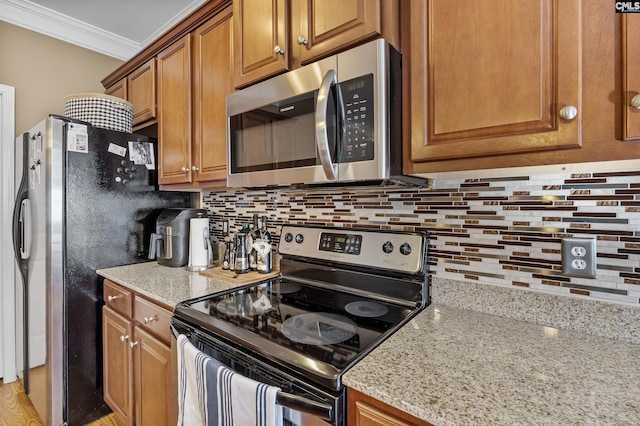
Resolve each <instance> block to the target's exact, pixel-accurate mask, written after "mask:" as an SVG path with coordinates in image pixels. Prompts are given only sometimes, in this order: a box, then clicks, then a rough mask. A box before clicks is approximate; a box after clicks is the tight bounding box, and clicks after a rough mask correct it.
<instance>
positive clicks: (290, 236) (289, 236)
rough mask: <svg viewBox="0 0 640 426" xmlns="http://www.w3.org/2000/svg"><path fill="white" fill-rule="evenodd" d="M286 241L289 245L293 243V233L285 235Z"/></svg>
mask: <svg viewBox="0 0 640 426" xmlns="http://www.w3.org/2000/svg"><path fill="white" fill-rule="evenodd" d="M284 240H285V241H286V242H288V243H290V242H291V241H293V235H292V234H291V232H287V233H286V234H284Z"/></svg>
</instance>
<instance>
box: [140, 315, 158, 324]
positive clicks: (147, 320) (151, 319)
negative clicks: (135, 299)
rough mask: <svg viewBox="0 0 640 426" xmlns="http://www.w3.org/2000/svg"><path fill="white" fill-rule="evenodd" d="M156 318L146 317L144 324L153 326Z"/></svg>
mask: <svg viewBox="0 0 640 426" xmlns="http://www.w3.org/2000/svg"><path fill="white" fill-rule="evenodd" d="M155 319H156V318H155V317H144V321H143V322H144V323H145V324H151V323H152V322H153V321H155Z"/></svg>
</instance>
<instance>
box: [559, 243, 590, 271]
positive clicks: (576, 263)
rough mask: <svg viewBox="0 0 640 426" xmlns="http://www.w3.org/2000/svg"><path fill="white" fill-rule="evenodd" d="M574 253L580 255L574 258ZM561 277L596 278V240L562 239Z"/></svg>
mask: <svg viewBox="0 0 640 426" xmlns="http://www.w3.org/2000/svg"><path fill="white" fill-rule="evenodd" d="M576 253H579V254H581V255H578V256H576ZM562 275H565V276H567V277H578V278H595V277H596V239H595V238H563V239H562Z"/></svg>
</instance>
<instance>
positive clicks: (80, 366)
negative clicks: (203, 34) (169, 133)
mask: <svg viewBox="0 0 640 426" xmlns="http://www.w3.org/2000/svg"><path fill="white" fill-rule="evenodd" d="M68 126H69V127H70V128H71V130H72V132H71V133H70V134H69V135H68V138H74V137H76V136H74V133H73V132H74V131H76V130H77V131H78V132H80V134H81V133H82V129H81V128H76V129H74V128H73V126H76V124H74V123H70V124H68ZM86 131H87V136H88V144H87V149H86V150H83V147H82V146H81V145H82V144H75V146H76V147H77V148H80V149H77V150H68V151H67V175H66V179H67V187H66V191H67V197H66V223H67V226H66V229H67V234H66V253H67V257H66V259H65V276H66V294H65V304H66V310H67V316H68V317H67V327H66V339H67V342H68V344H67V353H68V359H69V363H68V373H67V376H68V394H67V406H68V407H69V408H68V422H69V424H86V423H87V422H89V421H91V420H93V419H95V418H97V417H99V416H100V415H101V414H104V412H105V411H104V410H106V405H105V404H104V403H103V401H102V317H101V309H102V306H103V302H102V279H101V278H100V277H99V276H98V275H97V274H96V273H95V270H96V269H101V268H108V267H113V266H120V265H126V264H131V263H138V262H146V261H148V260H147V256H146V255H147V253H146V250H147V248H148V238H149V237H148V232H146V231H150V230H151V228H152V227H155V218H156V217H157V215H158V214H159V212H160V211H161V210H162V209H163V208H167V207H189V205H190V204H189V203H190V200H191V198H190V195H189V194H187V193H180V192H158V191H152V190H153V189H154V182H155V176H154V171H153V170H148V169H147V167H146V166H145V165H142V164H135V161H132V157H131V147H138V144H139V143H145V142H146V141H148V138H146V137H144V136H139V135H131V134H127V133H121V132H114V131H109V130H105V129H99V128H95V127H88V128H87V129H86ZM130 142H133V143H132V144H130ZM149 143H152V142H149ZM154 148H155V146H154ZM153 151H155V149H154V150H153ZM155 152H157V151H155ZM139 155H140V154H139V152H138V151H135V152H134V157H133V158H134V160H136V159H137V156H139ZM154 161H155V160H154ZM155 164H157V163H155ZM149 167H152V166H151V164H150V165H149ZM125 180H126V182H125ZM145 243H146V244H145Z"/></svg>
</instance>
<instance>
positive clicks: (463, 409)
mask: <svg viewBox="0 0 640 426" xmlns="http://www.w3.org/2000/svg"><path fill="white" fill-rule="evenodd" d="M343 383H344V384H345V385H346V386H348V387H351V388H354V389H356V390H359V391H361V392H363V393H365V394H368V395H370V396H372V397H374V398H376V399H378V400H380V401H382V402H385V403H387V404H389V405H392V406H394V407H396V408H399V409H401V410H403V411H405V412H408V413H410V414H412V415H414V416H416V417H418V418H421V419H424V420H426V421H428V422H430V423H433V424H435V425H514V424H544V425H577V424H580V425H587V424H591V425H607V424H611V425H623V424H624V425H627V424H640V387H639V385H638V383H640V345H637V344H633V343H625V342H621V341H617V340H613V339H609V338H606V337H599V336H592V335H588V334H582V333H577V332H572V331H563V330H558V329H555V328H549V327H544V326H541V325H536V324H533V323H529V322H524V321H517V320H512V319H505V318H501V317H498V316H494V315H489V314H484V313H478V312H474V311H470V310H464V309H459V308H453V307H450V306H447V305H439V304H432V305H430V306H429V307H427V309H426V310H425V311H423V312H422V313H421V314H419V315H418V316H417V317H415V318H414V319H413V320H412V321H411V322H410V323H409V324H407V325H406V326H405V327H403V328H402V329H401V330H399V331H398V332H397V333H395V334H394V335H393V336H392V337H391V338H390V339H388V340H387V341H385V342H384V343H383V344H382V345H381V346H379V347H378V348H376V349H375V350H374V351H373V352H372V353H371V354H369V355H367V356H366V357H365V358H364V359H363V360H362V361H361V362H359V363H358V364H356V365H355V367H353V368H352V369H351V370H349V371H348V372H347V373H346V374H345V376H344V378H343Z"/></svg>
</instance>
